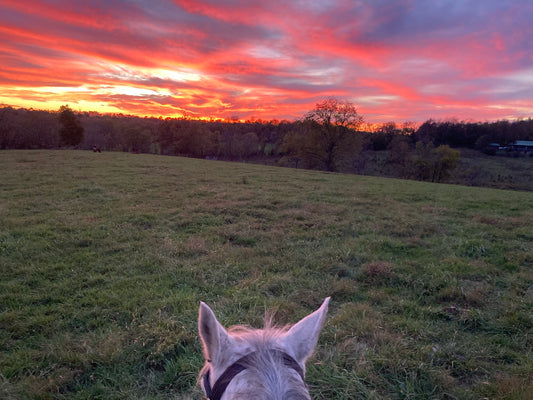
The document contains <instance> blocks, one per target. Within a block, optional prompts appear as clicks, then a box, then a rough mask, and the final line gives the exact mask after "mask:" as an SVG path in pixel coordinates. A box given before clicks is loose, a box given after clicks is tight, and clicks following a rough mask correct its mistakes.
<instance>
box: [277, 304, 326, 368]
mask: <svg viewBox="0 0 533 400" xmlns="http://www.w3.org/2000/svg"><path fill="white" fill-rule="evenodd" d="M329 300H330V298H329V297H328V298H326V299H325V300H324V302H323V303H322V305H321V306H320V308H319V309H318V310H316V311H315V312H313V313H312V314H309V315H308V316H307V317H305V318H303V319H302V320H300V322H298V323H297V324H295V325H293V326H292V328H291V329H289V331H288V332H287V334H286V335H285V337H284V338H283V344H284V346H285V347H286V348H287V349H288V350H291V351H292V353H293V355H294V357H295V359H296V361H298V362H299V363H300V364H302V365H305V360H307V358H309V356H310V355H311V354H312V353H313V350H314V349H315V346H316V343H317V342H318V335H319V334H320V331H321V329H322V325H324V320H325V319H326V314H327V312H328V304H329Z"/></svg>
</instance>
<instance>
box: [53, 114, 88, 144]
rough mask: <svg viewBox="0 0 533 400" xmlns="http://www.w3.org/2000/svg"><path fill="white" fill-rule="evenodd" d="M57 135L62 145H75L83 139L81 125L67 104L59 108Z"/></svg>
mask: <svg viewBox="0 0 533 400" xmlns="http://www.w3.org/2000/svg"><path fill="white" fill-rule="evenodd" d="M59 122H60V123H61V129H60V130H59V135H60V137H61V144H62V145H63V146H77V145H78V144H80V143H81V142H82V140H83V126H82V125H81V123H80V121H79V120H78V118H77V117H76V115H75V114H74V112H73V111H72V110H71V109H70V107H69V106H67V105H65V106H61V107H60V108H59Z"/></svg>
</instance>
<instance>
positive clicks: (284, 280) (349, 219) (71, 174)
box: [0, 151, 533, 400]
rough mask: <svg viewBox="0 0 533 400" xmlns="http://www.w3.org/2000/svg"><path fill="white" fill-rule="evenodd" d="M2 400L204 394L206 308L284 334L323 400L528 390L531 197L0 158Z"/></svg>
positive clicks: (238, 167)
mask: <svg viewBox="0 0 533 400" xmlns="http://www.w3.org/2000/svg"><path fill="white" fill-rule="evenodd" d="M0 168H1V171H2V175H1V177H0V274H1V275H0V277H1V279H0V352H1V353H0V398H3V399H4V398H5V399H27V398H30V399H32V398H34V399H54V398H57V399H129V398H139V399H140V398H142V399H168V398H193V399H197V398H198V399H199V398H202V396H201V393H200V392H199V390H198V388H197V387H196V378H197V373H198V371H199V369H200V367H201V365H202V358H201V348H200V345H199V342H198V338H197V327H196V320H197V310H198V304H199V301H201V300H202V301H205V302H207V303H208V304H210V305H211V306H212V307H213V309H214V310H215V312H216V313H217V315H218V317H219V319H220V320H221V322H222V323H224V324H225V325H232V324H236V323H248V324H250V325H252V326H260V325H261V321H262V318H263V316H264V313H265V308H267V309H273V310H276V311H277V314H276V320H277V321H278V322H280V323H291V322H296V321H297V320H298V319H299V318H301V317H303V316H304V315H306V314H307V313H309V312H310V311H312V310H314V309H315V308H316V307H318V306H319V305H320V303H321V301H322V300H323V299H324V298H325V297H326V296H329V295H331V296H332V302H331V306H330V312H329V317H328V320H327V321H326V325H325V327H324V330H323V332H322V335H321V338H320V341H319V345H318V348H317V351H316V355H315V357H314V358H313V359H312V360H311V361H310V363H309V365H308V374H307V375H308V377H307V381H308V383H309V386H310V388H311V392H312V394H313V395H314V398H317V399H347V398H354V397H357V398H362V399H381V398H387V399H479V398H491V399H524V400H525V399H531V398H533V385H532V383H531V382H533V354H532V349H533V336H532V334H533V319H532V306H533V231H532V229H531V226H532V225H533V193H528V192H511V191H503V190H493V189H482V188H471V187H461V186H452V185H439V184H429V183H421V182H414V181H402V180H393V179H383V178H372V177H361V176H354V175H340V174H327V173H320V172H311V171H303V170H292V169H283V168H273V167H265V166H257V165H248V164H238V163H223V162H214V161H203V160H196V159H183V158H174V157H162V156H152V155H132V154H124V153H103V154H94V153H92V152H71V151H3V152H0Z"/></svg>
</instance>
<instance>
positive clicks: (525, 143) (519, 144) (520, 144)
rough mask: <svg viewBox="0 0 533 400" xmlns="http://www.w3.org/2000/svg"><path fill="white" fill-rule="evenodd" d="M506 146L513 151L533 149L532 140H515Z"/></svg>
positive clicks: (526, 151)
mask: <svg viewBox="0 0 533 400" xmlns="http://www.w3.org/2000/svg"><path fill="white" fill-rule="evenodd" d="M508 148H509V149H511V150H514V151H523V152H525V153H529V152H530V151H533V140H516V141H515V142H513V143H511V144H510V145H509V146H508Z"/></svg>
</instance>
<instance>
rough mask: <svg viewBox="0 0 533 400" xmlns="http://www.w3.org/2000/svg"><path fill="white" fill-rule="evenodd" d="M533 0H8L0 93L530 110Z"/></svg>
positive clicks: (124, 102) (483, 116) (176, 105)
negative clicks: (330, 100) (326, 100)
mask: <svg viewBox="0 0 533 400" xmlns="http://www.w3.org/2000/svg"><path fill="white" fill-rule="evenodd" d="M532 21H533V1H531V0H389V1H387V0H294V1H292V0H268V1H267V0H264V1H259V0H227V1H224V0H208V1H192V0H91V1H89V0H86V1H82V0H68V1H67V0H46V1H45V0H0V104H7V105H13V106H22V107H32V108H36V109H52V110H57V109H58V108H59V106H60V105H62V104H68V105H70V106H71V107H72V108H73V109H75V110H81V111H99V112H112V113H117V112H118V113H124V114H136V115H142V116H144V115H151V116H157V117H158V116H163V117H167V116H170V117H179V116H182V115H186V116H190V117H214V118H232V117H238V118H240V119H250V118H260V119H272V118H276V119H289V120H294V119H296V118H301V117H302V116H303V115H304V114H305V113H306V111H308V110H310V109H312V108H313V106H314V104H315V103H317V102H318V101H320V100H322V99H324V98H326V97H329V96H335V97H337V98H339V99H342V100H347V101H351V102H354V103H355V104H356V105H357V106H358V110H359V112H360V113H361V114H362V115H363V117H364V118H365V120H366V121H368V122H386V121H396V122H403V121H415V122H421V121H425V120H427V119H429V118H434V119H444V118H457V119H459V120H474V121H484V120H495V119H503V118H505V119H514V118H528V117H533V22H532Z"/></svg>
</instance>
